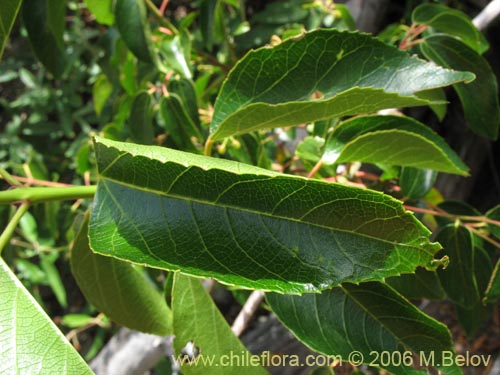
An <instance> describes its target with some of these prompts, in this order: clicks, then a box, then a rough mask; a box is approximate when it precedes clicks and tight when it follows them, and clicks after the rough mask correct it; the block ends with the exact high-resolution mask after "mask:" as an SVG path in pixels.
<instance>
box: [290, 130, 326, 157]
mask: <svg viewBox="0 0 500 375" xmlns="http://www.w3.org/2000/svg"><path fill="white" fill-rule="evenodd" d="M324 145H325V139H324V138H322V137H313V136H307V137H305V138H304V140H303V141H302V142H300V143H299V144H298V145H297V150H296V151H295V154H296V155H297V156H298V157H299V158H301V159H303V160H307V161H310V162H312V163H317V162H318V161H319V160H320V159H321V156H322V155H323V146H324Z"/></svg>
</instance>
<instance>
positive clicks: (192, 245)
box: [90, 138, 439, 293]
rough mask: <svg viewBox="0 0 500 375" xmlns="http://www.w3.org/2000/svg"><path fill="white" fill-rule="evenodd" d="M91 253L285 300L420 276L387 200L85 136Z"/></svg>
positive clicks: (417, 228)
mask: <svg viewBox="0 0 500 375" xmlns="http://www.w3.org/2000/svg"><path fill="white" fill-rule="evenodd" d="M95 147H96V154H97V162H98V168H99V171H100V181H99V184H98V191H97V194H96V197H95V199H94V206H93V209H92V214H91V224H90V241H91V246H92V248H93V250H94V251H96V252H98V253H100V254H105V255H109V256H113V257H117V258H120V259H126V260H129V261H132V262H135V263H141V264H147V265H149V266H152V267H158V268H164V269H168V270H180V271H182V272H183V273H185V274H189V275H194V276H200V277H214V278H216V279H217V280H220V281H221V282H224V283H227V284H234V285H239V286H243V287H247V288H256V289H262V290H272V291H278V292H286V293H302V292H312V291H317V290H321V289H325V288H328V287H330V286H333V285H338V284H340V283H342V282H346V281H352V282H360V281H366V280H381V279H382V278H384V277H387V276H391V275H397V274H400V273H408V272H413V271H414V269H415V267H416V266H417V265H424V266H431V263H432V260H433V254H434V253H435V252H436V251H437V249H438V248H439V247H438V246H437V244H432V243H430V242H429V239H428V236H429V232H428V230H427V229H426V228H425V227H424V226H423V225H422V224H421V223H420V222H419V221H417V220H416V219H415V218H414V216H413V215H412V214H411V213H409V212H405V211H404V209H403V208H402V206H401V203H400V202H399V201H396V200H394V199H393V198H391V197H389V196H386V195H383V194H381V193H378V192H374V191H369V190H362V189H357V188H353V187H347V186H343V185H338V184H330V183H325V182H322V181H314V180H310V179H305V178H301V177H295V176H289V175H282V174H279V173H275V172H272V171H268V170H264V169H260V168H256V167H252V166H249V165H245V164H239V163H236V162H231V161H228V160H221V159H214V158H208V157H204V156H200V155H194V154H188V153H184V152H179V151H176V150H170V149H165V148H159V147H152V146H151V147H146V146H140V145H133V144H124V143H120V142H114V141H109V140H105V139H102V138H96V140H95Z"/></svg>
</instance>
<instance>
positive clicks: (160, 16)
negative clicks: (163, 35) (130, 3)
mask: <svg viewBox="0 0 500 375" xmlns="http://www.w3.org/2000/svg"><path fill="white" fill-rule="evenodd" d="M144 1H145V2H146V6H147V7H148V9H149V10H150V11H151V12H153V14H154V15H155V17H156V18H157V19H158V21H160V23H161V25H162V26H164V27H166V28H167V29H169V30H170V31H172V33H174V34H176V35H177V34H179V30H177V28H176V27H175V26H174V25H173V24H172V22H170V21H169V20H168V19H167V18H165V17H164V16H163V14H162V13H161V12H160V10H159V9H158V8H157V7H156V5H155V4H154V3H153V2H152V1H151V0H144Z"/></svg>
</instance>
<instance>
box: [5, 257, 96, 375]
mask: <svg viewBox="0 0 500 375" xmlns="http://www.w3.org/2000/svg"><path fill="white" fill-rule="evenodd" d="M0 285H1V286H2V287H1V289H0V300H1V301H2V302H1V304H0V348H1V349H0V373H1V374H19V373H23V374H79V375H87V374H88V375H92V374H93V373H92V371H91V370H90V368H88V366H87V364H86V363H85V362H84V361H83V359H82V358H81V357H80V355H79V354H78V353H77V352H76V350H75V349H74V348H73V346H72V345H71V344H70V343H69V342H68V341H67V340H66V338H65V337H64V335H63V334H62V333H61V331H60V330H59V329H58V328H57V327H56V326H55V324H54V323H53V322H52V320H51V319H50V318H49V317H48V316H47V314H46V313H45V312H44V311H43V309H42V308H41V307H40V306H39V305H38V303H37V302H36V301H35V299H34V298H33V297H32V296H31V294H29V292H28V291H27V290H26V289H25V288H24V286H23V284H21V282H20V281H19V280H18V279H17V278H16V276H15V275H14V274H13V273H12V271H11V270H10V269H9V267H8V266H7V264H5V262H4V261H3V259H1V258H0ZM49 349H50V350H49Z"/></svg>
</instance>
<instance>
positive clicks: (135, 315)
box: [71, 218, 172, 336]
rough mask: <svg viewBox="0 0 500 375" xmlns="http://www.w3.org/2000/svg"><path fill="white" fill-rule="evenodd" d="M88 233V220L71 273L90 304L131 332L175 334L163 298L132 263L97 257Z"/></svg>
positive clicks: (75, 250) (76, 242)
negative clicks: (92, 249) (90, 244)
mask: <svg viewBox="0 0 500 375" xmlns="http://www.w3.org/2000/svg"><path fill="white" fill-rule="evenodd" d="M87 232H88V218H87V219H86V220H84V221H83V223H82V226H81V228H80V230H79V232H78V234H77V236H76V238H75V240H74V244H73V247H72V249H71V271H72V272H73V275H74V277H75V280H76V282H77V284H78V286H79V287H80V290H81V291H82V293H83V295H84V296H85V298H86V299H87V301H88V302H89V303H91V304H92V305H94V306H95V307H96V308H97V309H98V310H99V311H101V312H103V313H104V314H106V315H107V316H109V318H110V319H112V320H114V321H115V322H117V323H119V324H122V325H124V326H126V327H128V328H130V329H135V330H138V331H142V332H147V333H153V334H156V335H160V336H163V335H166V334H168V333H171V332H172V312H171V311H170V309H169V308H168V307H167V304H166V303H165V300H164V299H163V297H162V295H161V294H160V293H159V292H158V291H156V290H154V289H153V287H152V286H151V284H150V283H149V282H148V281H147V280H146V279H145V278H144V277H143V276H142V275H141V274H140V273H139V272H138V271H137V270H135V269H134V268H133V266H132V265H130V264H129V263H124V262H121V261H118V260H116V259H113V258H109V257H104V256H101V255H97V254H94V253H93V252H92V251H91V250H90V248H89V243H88V242H89V241H88V237H87Z"/></svg>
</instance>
